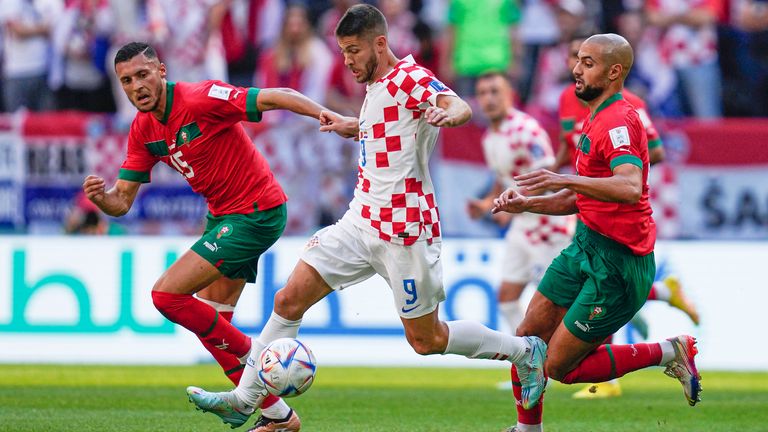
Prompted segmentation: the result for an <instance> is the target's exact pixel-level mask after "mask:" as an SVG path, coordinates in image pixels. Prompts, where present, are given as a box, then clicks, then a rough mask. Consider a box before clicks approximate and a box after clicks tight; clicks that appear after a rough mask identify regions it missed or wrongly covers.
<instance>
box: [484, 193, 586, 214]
mask: <svg viewBox="0 0 768 432" xmlns="http://www.w3.org/2000/svg"><path fill="white" fill-rule="evenodd" d="M500 212H507V213H524V212H528V213H538V214H546V215H557V216H562V215H570V214H574V213H577V212H578V208H577V207H576V193H575V192H573V191H570V190H568V189H564V190H561V191H560V192H558V193H556V194H551V195H536V196H525V195H523V194H521V193H520V192H518V191H516V190H515V189H513V188H509V189H507V190H505V191H504V192H502V193H501V195H499V197H498V198H496V199H495V200H493V209H491V213H493V214H496V213H500Z"/></svg>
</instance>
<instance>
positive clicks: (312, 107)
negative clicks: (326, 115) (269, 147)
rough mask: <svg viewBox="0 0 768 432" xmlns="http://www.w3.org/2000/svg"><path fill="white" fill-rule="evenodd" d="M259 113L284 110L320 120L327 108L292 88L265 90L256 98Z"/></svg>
mask: <svg viewBox="0 0 768 432" xmlns="http://www.w3.org/2000/svg"><path fill="white" fill-rule="evenodd" d="M256 105H257V108H258V110H259V111H261V112H264V111H271V110H276V109H284V110H288V111H292V112H295V113H296V114H301V115H304V116H307V117H312V118H315V119H316V118H319V117H320V111H322V110H324V109H325V107H323V106H322V105H320V104H319V103H317V102H315V101H313V100H312V99H310V98H308V97H306V96H304V95H303V94H301V93H299V92H298V91H296V90H294V89H292V88H263V89H261V90H259V95H258V96H257V98H256Z"/></svg>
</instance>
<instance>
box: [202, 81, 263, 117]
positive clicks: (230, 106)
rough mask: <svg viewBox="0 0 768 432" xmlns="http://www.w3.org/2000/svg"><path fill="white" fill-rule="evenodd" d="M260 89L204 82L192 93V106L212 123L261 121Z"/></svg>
mask: <svg viewBox="0 0 768 432" xmlns="http://www.w3.org/2000/svg"><path fill="white" fill-rule="evenodd" d="M258 95H259V89H258V88H255V87H249V88H245V87H237V86H233V85H231V84H227V83H225V82H222V81H203V82H201V83H199V84H197V86H196V87H195V88H194V89H193V90H192V91H191V92H190V99H191V100H190V102H191V103H190V106H192V107H194V109H195V110H196V111H197V112H198V114H199V115H200V116H201V117H202V118H204V119H206V120H208V121H209V122H212V123H223V124H235V123H238V122H240V121H250V122H258V121H261V111H259V109H258V105H257V104H256V98H257V97H258Z"/></svg>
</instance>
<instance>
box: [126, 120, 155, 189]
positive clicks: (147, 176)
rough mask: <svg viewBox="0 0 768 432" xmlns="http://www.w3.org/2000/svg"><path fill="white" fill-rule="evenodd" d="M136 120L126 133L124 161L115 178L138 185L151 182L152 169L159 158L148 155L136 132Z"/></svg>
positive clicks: (144, 144)
mask: <svg viewBox="0 0 768 432" xmlns="http://www.w3.org/2000/svg"><path fill="white" fill-rule="evenodd" d="M137 123H138V122H137V120H134V121H133V124H132V125H131V130H130V132H129V133H128V150H127V152H126V156H125V160H124V161H123V164H122V165H120V173H119V174H118V175H117V178H118V179H120V180H128V181H133V182H139V183H149V182H150V180H151V173H152V167H153V166H155V164H156V163H157V161H158V160H159V158H157V157H155V156H153V155H152V153H150V151H149V148H148V147H147V146H148V145H152V144H153V143H145V142H144V139H143V138H142V136H141V134H140V133H139V131H138V128H139V127H138V125H137Z"/></svg>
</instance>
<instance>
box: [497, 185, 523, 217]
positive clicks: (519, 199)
mask: <svg viewBox="0 0 768 432" xmlns="http://www.w3.org/2000/svg"><path fill="white" fill-rule="evenodd" d="M527 210H528V198H526V197H525V196H524V195H522V194H520V193H519V192H517V191H516V190H514V189H513V188H509V189H507V190H505V191H504V192H502V193H501V195H499V197H498V198H496V199H495V200H493V208H492V209H491V213H493V214H496V213H499V212H503V211H505V212H508V213H522V212H524V211H527Z"/></svg>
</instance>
